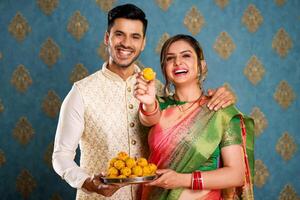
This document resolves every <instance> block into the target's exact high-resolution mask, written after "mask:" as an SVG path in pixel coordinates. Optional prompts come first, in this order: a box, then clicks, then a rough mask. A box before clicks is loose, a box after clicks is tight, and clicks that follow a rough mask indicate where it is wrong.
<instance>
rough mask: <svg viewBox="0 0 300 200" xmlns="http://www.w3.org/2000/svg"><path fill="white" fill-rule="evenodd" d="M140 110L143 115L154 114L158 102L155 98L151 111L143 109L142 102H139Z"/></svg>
mask: <svg viewBox="0 0 300 200" xmlns="http://www.w3.org/2000/svg"><path fill="white" fill-rule="evenodd" d="M140 111H141V113H142V114H143V115H145V116H151V115H154V114H156V113H157V111H158V103H157V101H156V100H155V108H154V110H153V111H152V112H147V111H145V110H144V109H143V104H142V103H140Z"/></svg>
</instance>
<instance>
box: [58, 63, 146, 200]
mask: <svg viewBox="0 0 300 200" xmlns="http://www.w3.org/2000/svg"><path fill="white" fill-rule="evenodd" d="M136 71H139V69H138V67H136ZM135 82H136V79H135V76H131V77H129V78H128V79H127V80H126V81H124V80H123V79H121V77H119V76H118V75H117V74H115V73H113V72H111V71H109V70H108V69H107V68H106V64H104V65H103V67H102V70H100V71H98V72H96V73H94V74H92V75H90V76H88V77H87V78H85V79H83V80H81V81H78V82H76V83H75V84H74V86H73V88H72V90H71V91H70V93H69V94H68V95H67V97H66V98H65V100H64V102H63V105H62V108H61V112H60V117H59V123H58V127H57V132H56V137H55V145H54V152H53V167H54V169H55V171H56V172H57V173H58V174H59V175H60V176H61V177H62V178H63V179H65V180H66V181H67V182H68V183H69V184H70V185H71V186H72V187H75V188H78V192H77V199H88V200H90V199H97V200H101V199H112V200H113V199H115V200H122V199H124V200H130V199H138V197H137V187H136V186H126V187H123V188H121V189H120V190H118V192H116V193H115V194H114V195H113V196H112V197H110V198H104V197H103V196H101V195H98V194H94V193H93V194H88V193H85V192H84V191H82V190H81V189H80V188H81V186H82V184H83V183H84V181H85V179H86V178H88V177H91V176H92V175H93V174H99V173H100V172H105V171H106V170H107V167H108V162H109V160H110V159H111V158H113V157H115V156H116V155H117V153H118V152H120V151H125V152H128V153H129V154H130V156H132V157H147V156H148V154H147V153H148V146H147V132H148V129H147V128H145V127H142V126H141V124H140V123H139V119H138V107H139V102H138V100H137V99H135V98H134V96H133V91H134V84H135ZM78 143H79V144H80V150H81V157H80V167H79V166H78V165H77V164H76V163H75V162H74V157H75V151H76V148H77V146H78Z"/></svg>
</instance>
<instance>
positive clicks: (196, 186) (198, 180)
mask: <svg viewBox="0 0 300 200" xmlns="http://www.w3.org/2000/svg"><path fill="white" fill-rule="evenodd" d="M192 190H203V178H202V176H201V171H195V172H193V173H192Z"/></svg>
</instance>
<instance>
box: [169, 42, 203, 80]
mask: <svg viewBox="0 0 300 200" xmlns="http://www.w3.org/2000/svg"><path fill="white" fill-rule="evenodd" d="M165 59H166V60H165V71H166V75H167V78H168V80H169V81H170V82H172V83H173V84H174V85H175V86H180V85H182V84H191V83H198V62H197V55H196V52H195V50H194V49H193V48H192V46H190V44H189V43H188V42H186V41H184V40H178V41H176V42H174V43H172V44H171V45H170V47H169V49H168V51H167V52H166V57H165Z"/></svg>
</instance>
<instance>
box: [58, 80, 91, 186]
mask: <svg viewBox="0 0 300 200" xmlns="http://www.w3.org/2000/svg"><path fill="white" fill-rule="evenodd" d="M83 130H84V105H83V100H82V97H81V95H80V92H79V90H78V88H77V87H76V85H74V86H73V87H72V89H71V90H70V92H69V93H68V95H67V96H66V98H65V99H64V101H63V103H62V106H61V110H60V114H59V120H58V125H57V130H56V135H55V142H54V150H53V154H52V164H53V168H54V170H55V172H56V173H57V174H59V175H60V176H61V177H62V178H63V179H65V180H66V182H67V183H69V184H70V185H71V186H72V187H74V188H81V187H82V185H83V183H84V181H85V180H86V179H87V178H88V177H90V175H89V174H87V173H86V172H85V171H84V170H83V169H82V168H80V167H79V166H78V165H77V164H76V162H75V161H74V158H75V155H76V149H77V147H78V144H79V140H80V138H81V136H82V133H83Z"/></svg>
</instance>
